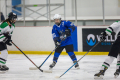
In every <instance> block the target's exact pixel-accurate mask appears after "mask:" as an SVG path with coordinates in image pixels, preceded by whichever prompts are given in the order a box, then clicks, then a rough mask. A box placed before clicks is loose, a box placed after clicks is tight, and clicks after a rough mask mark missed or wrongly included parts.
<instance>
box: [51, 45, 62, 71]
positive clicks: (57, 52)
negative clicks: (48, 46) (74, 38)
mask: <svg viewBox="0 0 120 80" xmlns="http://www.w3.org/2000/svg"><path fill="white" fill-rule="evenodd" d="M63 49H64V47H58V48H57V49H56V50H55V53H54V57H53V63H52V64H50V66H49V67H50V69H52V68H53V67H54V66H55V64H56V63H57V60H58V58H59V56H60V53H61V52H62V50H63Z"/></svg>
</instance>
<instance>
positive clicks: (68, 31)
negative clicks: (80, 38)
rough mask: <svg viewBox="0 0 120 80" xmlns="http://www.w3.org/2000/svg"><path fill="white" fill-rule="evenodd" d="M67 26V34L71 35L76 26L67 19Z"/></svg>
mask: <svg viewBox="0 0 120 80" xmlns="http://www.w3.org/2000/svg"><path fill="white" fill-rule="evenodd" d="M65 26H67V29H66V30H65V33H66V35H67V36H71V33H72V32H74V31H75V27H76V26H75V25H74V24H73V23H72V22H70V21H67V22H66V23H65Z"/></svg>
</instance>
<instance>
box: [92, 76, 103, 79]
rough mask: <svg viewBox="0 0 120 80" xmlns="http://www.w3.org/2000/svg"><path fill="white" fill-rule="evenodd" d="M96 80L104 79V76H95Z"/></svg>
mask: <svg viewBox="0 0 120 80" xmlns="http://www.w3.org/2000/svg"><path fill="white" fill-rule="evenodd" d="M94 79H103V75H101V76H100V77H98V76H94Z"/></svg>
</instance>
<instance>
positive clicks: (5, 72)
mask: <svg viewBox="0 0 120 80" xmlns="http://www.w3.org/2000/svg"><path fill="white" fill-rule="evenodd" d="M6 72H8V70H6V71H0V73H6Z"/></svg>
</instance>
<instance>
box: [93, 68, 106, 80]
mask: <svg viewBox="0 0 120 80" xmlns="http://www.w3.org/2000/svg"><path fill="white" fill-rule="evenodd" d="M107 69H108V68H107V67H105V68H104V70H100V72H99V73H97V74H95V75H94V78H95V79H97V78H100V79H103V76H104V74H105V71H106V70H107Z"/></svg>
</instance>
